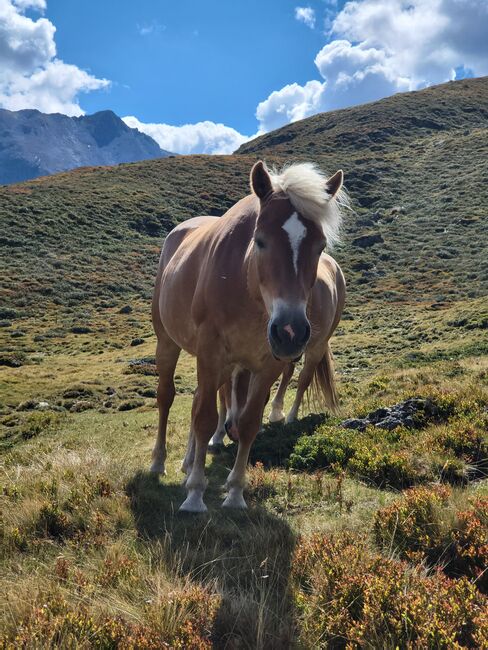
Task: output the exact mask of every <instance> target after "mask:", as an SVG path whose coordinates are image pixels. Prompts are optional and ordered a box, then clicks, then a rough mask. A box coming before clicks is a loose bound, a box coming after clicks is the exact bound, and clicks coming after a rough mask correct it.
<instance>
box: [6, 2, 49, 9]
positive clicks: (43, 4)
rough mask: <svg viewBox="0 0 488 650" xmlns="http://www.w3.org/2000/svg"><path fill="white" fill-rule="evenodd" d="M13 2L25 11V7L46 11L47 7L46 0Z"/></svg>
mask: <svg viewBox="0 0 488 650" xmlns="http://www.w3.org/2000/svg"><path fill="white" fill-rule="evenodd" d="M13 3H14V5H15V6H16V7H18V8H19V9H21V10H22V11H25V9H36V10H37V11H44V9H45V8H46V0H13Z"/></svg>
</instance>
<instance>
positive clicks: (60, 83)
mask: <svg viewBox="0 0 488 650" xmlns="http://www.w3.org/2000/svg"><path fill="white" fill-rule="evenodd" d="M45 8H46V2H45V0H0V106H3V107H4V108H8V109H10V110H19V109H22V108H37V109H39V110H41V111H44V112H46V113H52V112H61V113H65V114H67V115H80V114H82V113H83V111H82V109H81V107H80V105H79V103H78V95H79V94H80V93H82V92H88V91H91V90H97V89H99V88H105V87H107V86H108V85H109V82H108V81H107V80H106V79H97V78H96V77H94V76H92V75H90V74H89V73H88V72H85V71H84V70H81V69H80V68H78V67H77V66H75V65H69V64H67V63H64V62H63V61H61V60H60V59H57V58H56V44H55V41H54V34H55V31H56V28H55V26H54V25H53V24H52V23H51V21H49V20H47V19H46V18H37V19H36V20H34V19H33V18H30V17H28V16H26V15H25V14H24V12H25V11H26V10H27V9H31V10H37V11H43V10H44V9H45Z"/></svg>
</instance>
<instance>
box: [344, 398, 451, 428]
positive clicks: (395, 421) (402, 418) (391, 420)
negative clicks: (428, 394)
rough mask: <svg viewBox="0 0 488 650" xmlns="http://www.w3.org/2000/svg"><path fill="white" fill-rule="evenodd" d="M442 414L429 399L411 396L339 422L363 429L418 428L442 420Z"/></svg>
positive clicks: (347, 426) (348, 426) (345, 426)
mask: <svg viewBox="0 0 488 650" xmlns="http://www.w3.org/2000/svg"><path fill="white" fill-rule="evenodd" d="M442 419H443V417H442V414H441V413H440V412H439V409H438V408H437V407H436V405H435V404H434V402H433V401H432V400H430V399H424V398H422V397H411V398H410V399H407V400H405V401H403V402H400V403H399V404H394V405H393V406H388V407H382V408H379V409H376V410H375V411H372V412H371V413H368V415H367V416H366V417H364V418H351V419H348V420H344V421H343V422H341V426H342V427H344V428H345V429H357V430H359V431H364V430H365V429H366V428H367V427H368V426H374V427H377V428H378V429H386V430H387V431H392V430H393V429H397V428H398V427H406V428H407V429H418V428H420V427H421V426H423V425H424V424H425V423H426V422H431V421H440V420H442Z"/></svg>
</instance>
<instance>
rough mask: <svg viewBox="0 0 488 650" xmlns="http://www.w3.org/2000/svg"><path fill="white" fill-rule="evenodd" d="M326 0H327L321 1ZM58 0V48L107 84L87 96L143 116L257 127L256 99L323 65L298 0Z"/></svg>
mask: <svg viewBox="0 0 488 650" xmlns="http://www.w3.org/2000/svg"><path fill="white" fill-rule="evenodd" d="M317 4H318V5H320V3H317ZM120 5H121V2H120V0H117V1H115V0H98V1H93V0H70V1H69V2H67V1H66V0H49V2H48V4H47V11H46V17H47V18H49V19H50V20H51V21H52V22H53V23H54V24H55V25H56V27H57V32H56V44H57V47H58V55H59V56H60V58H62V59H63V60H64V61H73V62H76V64H77V65H79V66H80V67H82V68H85V69H87V70H89V71H90V72H91V73H92V74H94V75H95V76H97V77H104V78H107V79H110V80H112V86H111V88H110V90H109V91H108V92H100V93H92V94H91V95H86V96H85V97H83V98H82V100H81V105H82V107H83V108H84V110H85V111H87V112H88V113H91V112H93V111H96V110H100V109H103V108H112V109H113V110H114V111H115V112H116V113H117V114H119V115H136V116H137V117H138V118H139V119H140V120H141V121H144V122H167V123H169V124H185V123H189V122H190V123H191V122H198V121H201V120H212V121H214V122H223V123H224V124H228V125H229V126H233V127H234V128H236V129H237V130H238V131H240V132H242V133H254V131H255V130H256V118H255V116H254V113H255V110H256V106H257V104H258V103H259V102H260V101H261V100H262V99H264V98H266V97H267V96H268V95H269V94H270V93H271V92H272V91H273V90H274V89H276V88H281V87H283V86H284V85H285V84H287V83H289V82H290V80H292V81H297V82H298V83H304V82H306V81H307V80H308V79H311V78H313V77H314V75H316V70H315V65H314V63H313V60H314V57H315V54H316V53H317V52H318V50H319V49H320V48H321V47H322V45H323V44H324V35H323V33H321V31H320V30H319V29H316V30H311V29H309V28H308V27H307V26H306V25H304V24H303V23H299V22H298V21H297V20H296V19H295V17H294V9H295V7H296V6H297V3H296V1H294V0H291V1H290V0H280V1H279V2H276V1H273V2H265V1H263V0H247V1H246V2H236V1H233V0H228V1H227V2H225V1H222V0H220V1H218V0H211V1H207V0H204V1H202V0H179V1H178V2H173V1H172V2H165V1H163V2H161V1H154V0H139V1H138V2H136V3H132V2H124V3H123V6H124V9H123V11H120Z"/></svg>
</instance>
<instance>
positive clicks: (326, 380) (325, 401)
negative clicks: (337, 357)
mask: <svg viewBox="0 0 488 650" xmlns="http://www.w3.org/2000/svg"><path fill="white" fill-rule="evenodd" d="M308 392H310V397H311V398H312V402H313V403H314V405H315V406H316V407H318V408H319V409H320V410H323V408H324V406H326V407H327V408H328V409H329V410H331V411H332V412H333V413H337V412H338V410H339V400H338V398H337V392H336V383H335V375H334V357H333V355H332V350H331V349H330V345H329V343H327V347H326V349H325V353H324V356H323V357H322V359H321V360H320V361H319V363H318V364H317V367H316V368H315V371H314V373H313V377H312V383H311V385H310V388H309V391H308Z"/></svg>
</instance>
